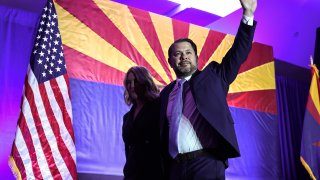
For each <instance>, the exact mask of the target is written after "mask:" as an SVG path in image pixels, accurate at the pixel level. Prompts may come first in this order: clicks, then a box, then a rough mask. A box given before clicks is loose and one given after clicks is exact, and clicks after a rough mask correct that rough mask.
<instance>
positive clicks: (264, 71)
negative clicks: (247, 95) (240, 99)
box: [229, 62, 276, 93]
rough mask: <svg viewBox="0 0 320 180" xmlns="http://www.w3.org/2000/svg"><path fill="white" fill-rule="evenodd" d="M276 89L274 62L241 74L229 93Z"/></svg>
mask: <svg viewBox="0 0 320 180" xmlns="http://www.w3.org/2000/svg"><path fill="white" fill-rule="evenodd" d="M270 89H276V85H275V73H274V62H269V63H266V64H263V65H261V66H258V67H255V68H252V69H250V70H248V71H245V72H242V73H240V74H239V75H238V76H237V78H236V80H235V81H234V82H233V83H232V84H231V85H230V89H229V93H237V92H246V91H255V90H270Z"/></svg>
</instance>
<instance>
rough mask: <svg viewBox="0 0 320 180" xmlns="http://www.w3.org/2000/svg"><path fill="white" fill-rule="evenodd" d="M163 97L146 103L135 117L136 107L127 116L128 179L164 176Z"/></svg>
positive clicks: (125, 141) (124, 132)
mask: <svg viewBox="0 0 320 180" xmlns="http://www.w3.org/2000/svg"><path fill="white" fill-rule="evenodd" d="M159 111H160V101H159V99H157V100H154V101H151V102H148V103H146V104H145V105H144V106H143V108H142V109H141V110H140V112H139V113H138V115H137V116H136V118H135V119H133V114H134V111H133V108H131V110H130V111H129V112H128V113H126V114H125V115H124V117H123V126H122V138H123V141H124V144H125V155H126V164H125V166H124V169H123V173H124V176H125V179H130V180H133V179H137V180H140V179H141V180H144V179H161V161H160V138H159Z"/></svg>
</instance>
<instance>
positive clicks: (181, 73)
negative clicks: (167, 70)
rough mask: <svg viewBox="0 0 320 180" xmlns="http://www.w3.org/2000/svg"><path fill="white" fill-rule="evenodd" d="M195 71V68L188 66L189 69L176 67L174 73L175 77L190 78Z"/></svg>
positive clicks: (191, 65)
mask: <svg viewBox="0 0 320 180" xmlns="http://www.w3.org/2000/svg"><path fill="white" fill-rule="evenodd" d="M196 70H197V66H194V65H193V64H190V68H186V67H176V68H175V69H174V72H175V73H176V75H177V77H187V76H191V75H192V74H193V73H194V72H195V71H196Z"/></svg>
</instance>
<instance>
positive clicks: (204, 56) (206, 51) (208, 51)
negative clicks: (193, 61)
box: [198, 30, 226, 70]
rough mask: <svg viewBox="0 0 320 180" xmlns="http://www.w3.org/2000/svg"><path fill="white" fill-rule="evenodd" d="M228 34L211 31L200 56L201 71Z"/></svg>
mask: <svg viewBox="0 0 320 180" xmlns="http://www.w3.org/2000/svg"><path fill="white" fill-rule="evenodd" d="M225 36H226V34H223V33H220V32H216V31H212V30H210V31H209V34H208V36H207V39H206V41H205V43H204V45H203V48H202V49H201V52H200V55H199V65H198V67H199V69H200V70H201V69H202V68H203V67H204V66H205V65H206V63H207V62H208V60H209V58H210V57H211V56H212V54H213V53H214V52H215V51H216V49H217V48H218V46H219V45H220V44H221V42H222V41H223V39H224V37H225Z"/></svg>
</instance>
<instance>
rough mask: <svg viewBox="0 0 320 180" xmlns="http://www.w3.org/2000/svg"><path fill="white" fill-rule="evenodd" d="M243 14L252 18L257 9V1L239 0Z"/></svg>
mask: <svg viewBox="0 0 320 180" xmlns="http://www.w3.org/2000/svg"><path fill="white" fill-rule="evenodd" d="M240 3H241V6H242V9H243V14H244V15H246V16H248V17H252V16H253V14H254V11H255V10H256V8H257V0H240Z"/></svg>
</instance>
